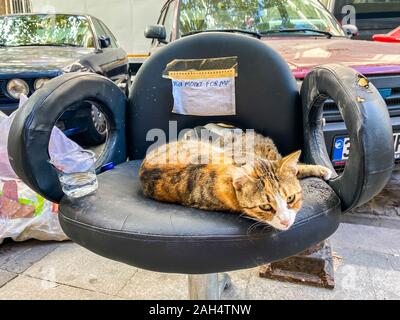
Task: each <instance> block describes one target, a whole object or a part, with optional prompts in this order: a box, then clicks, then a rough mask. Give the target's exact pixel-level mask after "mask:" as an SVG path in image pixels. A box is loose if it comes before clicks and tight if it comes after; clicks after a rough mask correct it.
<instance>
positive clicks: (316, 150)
mask: <svg viewBox="0 0 400 320" xmlns="http://www.w3.org/2000/svg"><path fill="white" fill-rule="evenodd" d="M301 95H302V101H303V112H304V113H303V114H304V120H303V121H304V134H305V137H304V138H305V150H304V156H305V161H306V162H309V163H315V164H319V165H323V166H326V167H329V168H331V169H332V170H334V169H333V166H332V163H331V160H330V158H329V155H328V152H327V148H326V144H325V139H324V134H323V103H324V101H326V99H327V98H331V99H333V100H334V101H335V103H336V104H337V106H338V108H339V111H340V113H341V115H342V117H343V120H344V122H345V124H346V127H347V130H348V133H349V137H350V140H351V152H350V158H349V160H348V161H347V164H346V168H345V170H344V172H343V174H342V175H340V176H338V175H336V176H335V177H334V178H333V179H332V180H331V181H330V182H329V183H330V185H331V187H332V188H333V189H334V190H335V192H336V193H337V194H338V195H339V197H340V198H341V200H342V210H343V211H344V212H347V211H349V210H351V209H352V208H354V207H357V206H359V205H362V204H364V203H366V202H368V201H369V200H370V199H372V198H373V197H374V196H376V195H377V194H378V193H380V192H381V191H382V189H383V188H384V187H385V186H386V184H387V183H388V182H389V179H390V177H391V174H392V171H393V168H394V149H393V131H392V125H391V121H390V116H389V113H388V110H387V105H386V103H385V101H384V100H383V98H382V96H381V95H380V94H379V92H378V90H377V89H376V88H375V87H374V85H373V84H372V83H370V82H369V81H368V80H367V79H366V78H365V77H364V76H363V75H361V74H359V73H358V72H356V71H355V70H353V69H351V68H348V67H346V66H343V65H335V64H331V65H324V66H320V67H318V68H316V69H314V70H313V71H311V72H310V73H309V74H308V76H307V77H306V78H305V80H304V83H303V86H302V89H301Z"/></svg>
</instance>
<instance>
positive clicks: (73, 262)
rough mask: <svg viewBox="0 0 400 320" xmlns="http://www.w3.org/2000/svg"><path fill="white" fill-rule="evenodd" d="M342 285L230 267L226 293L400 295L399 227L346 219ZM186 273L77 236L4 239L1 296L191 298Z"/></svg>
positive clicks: (340, 236) (340, 248)
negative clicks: (120, 258)
mask: <svg viewBox="0 0 400 320" xmlns="http://www.w3.org/2000/svg"><path fill="white" fill-rule="evenodd" d="M331 243H332V247H333V250H334V251H335V257H336V258H335V269H336V289H335V290H333V291H331V290H325V289H319V288H313V287H307V286H302V285H295V284H288V283H282V282H276V281H271V280H267V279H261V278H259V277H258V269H251V270H242V271H237V272H232V273H230V275H231V278H232V282H233V285H232V286H231V288H230V289H228V290H227V291H226V292H225V293H224V295H223V298H224V299H400V230H395V229H386V228H377V227H367V226H359V225H349V224H342V226H341V227H340V229H339V231H338V232H337V233H336V234H335V235H334V236H333V237H332V239H331ZM186 298H187V277H186V276H185V275H170V274H159V273H154V272H148V271H144V270H140V269H137V268H134V267H130V266H127V265H124V264H121V263H118V262H114V261H110V260H107V259H104V258H102V257H99V256H97V255H95V254H93V253H91V252H89V251H87V250H86V249H83V248H81V247H79V246H77V245H75V244H73V243H71V242H66V243H41V242H37V241H29V242H26V243H4V244H2V245H0V300H1V299H66V300H70V299H79V300H85V299H102V300H104V299H106V300H108V299H186Z"/></svg>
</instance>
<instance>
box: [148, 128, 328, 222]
mask: <svg viewBox="0 0 400 320" xmlns="http://www.w3.org/2000/svg"><path fill="white" fill-rule="evenodd" d="M228 134H229V133H228ZM225 138H226V137H225ZM224 141H225V142H224V143H223V144H222V143H220V144H219V146H218V147H216V146H215V144H211V143H208V142H202V141H197V140H196V141H193V140H189V141H180V142H174V143H171V144H168V145H164V146H162V147H160V148H157V149H155V150H153V151H151V152H150V153H149V154H148V156H147V157H146V159H145V160H144V162H143V164H142V167H141V170H140V179H141V182H142V186H143V192H144V194H145V195H146V196H147V197H149V198H152V199H155V200H159V201H164V202H170V203H178V204H182V205H184V206H188V207H194V208H199V209H204V210H213V211H230V212H233V213H239V214H242V213H245V214H247V215H248V216H250V217H252V218H254V219H256V220H259V221H261V222H265V223H268V224H270V225H272V226H273V227H275V228H277V229H280V230H287V229H289V228H290V227H291V226H292V225H293V223H294V221H295V216H296V214H297V212H298V211H299V210H300V208H301V205H302V189H301V186H300V183H299V180H298V179H299V178H303V177H308V176H316V177H321V178H324V179H329V178H330V177H331V171H330V170H329V169H327V168H325V167H321V166H309V165H302V164H298V161H299V158H300V152H296V153H293V154H291V155H289V156H287V157H285V158H282V157H281V155H280V154H279V152H278V150H277V148H276V146H275V145H274V143H273V141H272V140H271V139H269V138H265V137H263V136H261V135H258V134H257V135H256V136H255V140H254V145H253V148H252V151H251V152H252V154H251V155H252V156H253V158H252V160H251V161H250V162H249V161H247V162H246V161H245V159H246V156H248V152H249V151H248V150H247V151H246V152H244V151H243V152H242V153H241V155H242V157H239V159H237V158H233V157H232V152H229V151H231V150H232V149H233V148H234V147H235V146H237V145H241V146H243V145H244V144H245V143H246V142H245V141H246V134H243V135H242V134H240V135H238V134H232V136H231V137H229V139H224ZM226 141H229V143H226ZM243 149H244V150H246V149H245V148H243ZM204 160H206V161H204ZM207 160H208V161H207ZM210 160H211V161H210Z"/></svg>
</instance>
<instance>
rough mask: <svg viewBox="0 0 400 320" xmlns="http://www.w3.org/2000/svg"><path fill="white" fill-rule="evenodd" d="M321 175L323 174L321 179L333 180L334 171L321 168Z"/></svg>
mask: <svg viewBox="0 0 400 320" xmlns="http://www.w3.org/2000/svg"><path fill="white" fill-rule="evenodd" d="M319 171H320V173H321V177H322V178H323V179H324V180H325V181H329V180H331V179H332V178H333V171H332V170H331V169H328V168H326V167H322V166H320V169H319Z"/></svg>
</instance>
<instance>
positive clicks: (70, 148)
mask: <svg viewBox="0 0 400 320" xmlns="http://www.w3.org/2000/svg"><path fill="white" fill-rule="evenodd" d="M27 99H28V98H26V97H21V99H20V108H23V105H24V103H25V102H26V101H27ZM14 117H15V113H14V114H12V115H11V116H9V117H7V116H6V115H4V114H1V115H0V243H1V242H2V240H3V239H5V238H13V239H14V240H16V241H25V240H28V239H37V240H42V241H63V240H67V239H68V238H67V236H66V235H65V234H64V232H63V231H62V229H61V227H60V224H59V221H58V206H57V205H56V204H53V203H51V202H49V201H47V200H46V199H44V198H43V197H42V196H40V195H38V194H37V193H36V192H34V191H33V190H31V189H30V188H29V187H28V186H26V185H25V184H24V183H23V182H22V181H20V180H19V179H18V177H17V175H16V174H15V172H14V170H13V169H12V167H11V164H10V162H9V159H8V150H7V143H8V135H9V132H10V127H11V124H12V121H13V120H14ZM79 150H83V149H82V148H81V147H80V146H79V145H77V144H76V143H75V142H73V141H72V140H70V139H68V138H67V137H66V136H65V135H64V133H63V132H62V131H61V130H60V129H58V128H56V127H55V128H54V129H53V131H52V134H51V138H50V144H49V154H50V157H51V158H53V157H54V158H58V159H61V160H60V161H62V155H66V154H68V153H71V152H74V151H79ZM65 165H66V166H67V167H68V166H76V165H77V164H76V163H74V162H73V161H70V159H68V162H66V163H65Z"/></svg>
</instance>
